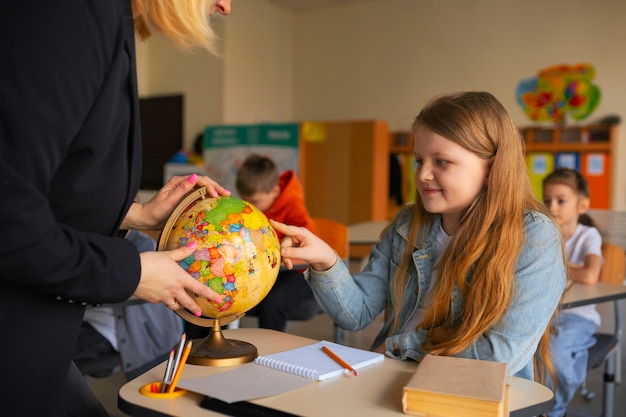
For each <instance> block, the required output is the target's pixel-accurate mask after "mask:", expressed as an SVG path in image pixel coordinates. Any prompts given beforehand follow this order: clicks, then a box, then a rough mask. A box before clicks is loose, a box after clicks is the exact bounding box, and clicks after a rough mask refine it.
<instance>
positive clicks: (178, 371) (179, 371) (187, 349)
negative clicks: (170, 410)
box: [167, 340, 191, 392]
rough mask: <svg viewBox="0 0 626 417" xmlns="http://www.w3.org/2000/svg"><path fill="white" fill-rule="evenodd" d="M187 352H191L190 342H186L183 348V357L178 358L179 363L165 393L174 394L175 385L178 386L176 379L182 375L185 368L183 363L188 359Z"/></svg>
mask: <svg viewBox="0 0 626 417" xmlns="http://www.w3.org/2000/svg"><path fill="white" fill-rule="evenodd" d="M189 352H191V340H190V341H189V342H187V346H185V350H184V351H183V355H182V357H181V358H180V363H179V364H178V368H176V371H175V373H174V378H173V379H172V383H171V384H170V385H169V387H167V392H174V389H175V388H176V384H178V379H179V378H180V375H181V374H182V373H183V368H184V367H185V363H186V362H187V358H188V357H189Z"/></svg>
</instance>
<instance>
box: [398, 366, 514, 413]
mask: <svg viewBox="0 0 626 417" xmlns="http://www.w3.org/2000/svg"><path fill="white" fill-rule="evenodd" d="M506 372H507V364H506V363H500V362H490V361H482V360H477V359H466V358H457V357H450V356H434V355H426V356H425V357H424V358H423V359H422V361H421V362H420V364H419V365H418V367H417V369H416V370H415V373H414V374H413V376H412V377H411V379H409V381H408V382H407V384H406V385H405V387H404V391H403V394H402V409H403V411H404V412H405V413H406V414H413V415H419V416H447V417H504V416H508V414H509V412H508V388H507V384H506Z"/></svg>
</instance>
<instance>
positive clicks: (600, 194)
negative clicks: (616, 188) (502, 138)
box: [520, 124, 618, 209]
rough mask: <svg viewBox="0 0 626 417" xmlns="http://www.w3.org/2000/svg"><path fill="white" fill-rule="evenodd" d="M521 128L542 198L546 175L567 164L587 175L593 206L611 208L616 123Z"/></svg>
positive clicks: (530, 167) (536, 188)
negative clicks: (542, 183)
mask: <svg viewBox="0 0 626 417" xmlns="http://www.w3.org/2000/svg"><path fill="white" fill-rule="evenodd" d="M520 130H521V132H522V135H523V137H524V143H525V146H526V155H527V160H528V169H529V174H530V176H531V180H532V182H533V187H534V188H535V192H537V194H538V196H539V197H540V198H541V191H542V186H541V181H542V180H543V178H544V177H545V176H546V175H548V174H549V173H550V172H551V171H552V170H553V169H554V168H557V167H559V166H566V167H569V168H574V169H576V170H578V171H580V172H581V173H582V174H583V175H584V176H585V178H586V179H587V181H588V183H589V189H590V193H591V207H592V208H595V209H609V208H611V204H612V196H611V183H612V178H613V174H612V165H613V161H611V158H612V156H613V155H616V152H615V150H616V144H617V130H618V127H617V125H606V124H592V125H585V126H566V127H543V126H541V127H539V126H532V127H525V128H522V129H520Z"/></svg>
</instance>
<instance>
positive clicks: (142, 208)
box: [120, 174, 230, 230]
mask: <svg viewBox="0 0 626 417" xmlns="http://www.w3.org/2000/svg"><path fill="white" fill-rule="evenodd" d="M195 186H199V187H206V191H207V194H208V195H209V196H211V197H218V196H220V195H224V196H228V195H230V191H229V190H227V189H226V188H224V187H222V186H221V185H219V184H218V183H217V182H215V181H213V180H212V179H211V178H209V177H206V176H198V175H197V174H192V175H189V176H185V177H172V178H170V180H169V181H168V182H167V184H165V185H164V186H163V188H161V189H160V190H159V191H158V192H157V193H156V194H155V196H154V197H152V198H151V199H150V200H149V201H147V202H146V203H143V204H140V203H134V204H133V205H132V206H131V207H130V210H129V211H128V213H127V214H126V218H125V219H124V221H123V222H122V226H121V227H120V229H137V230H157V229H160V228H162V227H163V225H164V224H165V222H166V221H167V219H168V217H169V215H170V214H171V213H172V211H173V210H174V209H175V208H176V206H177V205H178V203H179V202H180V200H182V199H183V197H185V195H187V193H188V192H189V191H191V190H193V188H194V187H195Z"/></svg>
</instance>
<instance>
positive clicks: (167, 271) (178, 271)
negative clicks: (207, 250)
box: [133, 242, 222, 316]
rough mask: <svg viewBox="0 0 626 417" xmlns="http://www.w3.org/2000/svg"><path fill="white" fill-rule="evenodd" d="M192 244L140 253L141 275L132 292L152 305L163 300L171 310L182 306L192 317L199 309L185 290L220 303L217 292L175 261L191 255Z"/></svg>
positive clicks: (199, 312) (220, 299) (194, 245)
mask: <svg viewBox="0 0 626 417" xmlns="http://www.w3.org/2000/svg"><path fill="white" fill-rule="evenodd" d="M196 246H197V244H196V242H193V243H191V244H189V245H187V246H183V247H180V248H178V249H174V250H171V251H166V252H143V253H141V254H140V258H141V278H140V280H139V285H138V286H137V289H136V290H135V293H134V294H133V295H135V296H136V297H139V298H141V299H143V300H146V301H149V302H151V303H154V304H156V303H163V304H165V305H166V306H167V307H169V308H170V309H171V310H178V309H179V308H186V309H187V310H189V311H191V312H192V313H193V314H195V315H196V316H199V315H200V314H201V312H202V310H201V308H200V306H199V305H198V304H197V303H196V302H195V300H194V299H193V298H192V297H191V296H190V295H189V294H188V293H187V291H189V292H191V293H194V294H197V295H198V296H200V297H204V298H208V299H209V300H212V301H216V302H218V303H221V302H222V296H221V295H219V294H217V293H216V292H215V291H213V290H212V289H210V288H209V287H208V286H206V285H204V284H202V283H201V282H198V281H197V280H195V279H194V278H193V277H192V276H191V275H189V274H188V273H187V272H186V271H185V270H183V269H182V268H181V267H180V266H179V265H178V263H177V262H178V261H180V260H182V259H185V258H186V257H188V256H189V255H191V254H192V253H193V251H194V248H195V247H196Z"/></svg>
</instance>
